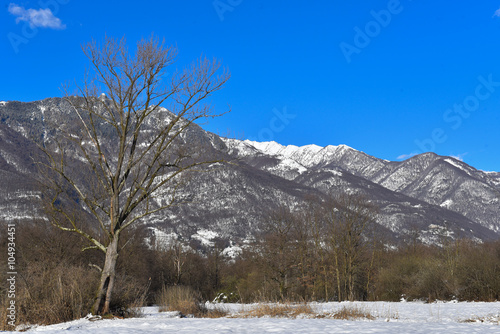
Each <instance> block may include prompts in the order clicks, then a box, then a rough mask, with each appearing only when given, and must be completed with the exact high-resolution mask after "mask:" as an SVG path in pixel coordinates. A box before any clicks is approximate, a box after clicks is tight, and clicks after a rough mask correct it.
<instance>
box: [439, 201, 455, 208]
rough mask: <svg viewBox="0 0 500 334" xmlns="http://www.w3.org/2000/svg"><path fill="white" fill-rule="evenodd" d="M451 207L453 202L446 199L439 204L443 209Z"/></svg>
mask: <svg viewBox="0 0 500 334" xmlns="http://www.w3.org/2000/svg"><path fill="white" fill-rule="evenodd" d="M452 205H453V200H451V199H447V200H446V201H444V202H443V203H441V205H440V206H442V207H444V208H450V207H451V206H452Z"/></svg>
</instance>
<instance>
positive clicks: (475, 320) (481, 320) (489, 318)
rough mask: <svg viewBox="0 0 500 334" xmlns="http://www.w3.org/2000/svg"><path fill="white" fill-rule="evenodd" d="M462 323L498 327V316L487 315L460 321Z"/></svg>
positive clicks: (499, 320)
mask: <svg viewBox="0 0 500 334" xmlns="http://www.w3.org/2000/svg"><path fill="white" fill-rule="evenodd" d="M460 322H462V323H489V324H498V325H500V314H496V315H494V314H489V315H486V316H483V317H478V316H475V317H472V318H468V319H464V320H460Z"/></svg>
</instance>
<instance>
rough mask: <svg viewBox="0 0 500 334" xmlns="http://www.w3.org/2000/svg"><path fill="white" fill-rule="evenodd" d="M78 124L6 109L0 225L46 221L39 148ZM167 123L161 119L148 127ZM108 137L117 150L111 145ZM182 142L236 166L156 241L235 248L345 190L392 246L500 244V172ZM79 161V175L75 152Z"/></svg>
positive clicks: (0, 152) (56, 107)
mask: <svg viewBox="0 0 500 334" xmlns="http://www.w3.org/2000/svg"><path fill="white" fill-rule="evenodd" d="M75 117H76V116H75V115H74V114H73V113H72V112H71V110H70V108H69V106H68V105H67V103H65V102H64V100H62V99H58V98H51V99H45V100H42V101H35V102H29V103H22V102H3V103H0V182H1V184H2V188H1V190H0V208H2V210H1V211H0V219H2V220H12V219H17V220H21V221H22V220H31V219H33V218H40V217H42V218H43V212H42V211H41V210H40V205H39V199H40V190H39V188H38V187H39V186H38V184H37V183H36V179H37V170H36V168H35V165H34V162H33V159H32V158H31V157H32V156H36V154H38V153H37V152H38V151H37V150H38V149H37V147H36V145H35V144H34V143H33V141H34V140H43V141H50V140H51V138H53V137H54V136H56V135H57V133H58V131H60V129H61V128H64V129H66V130H67V131H68V130H70V131H73V130H72V129H73V128H72V126H74V125H75V124H78V122H77V121H76V119H75ZM165 117H167V119H168V112H167V111H166V110H165V111H164V115H162V119H163V120H164V119H166V118H165ZM158 122H160V116H158V120H156V121H155V120H152V122H150V123H149V124H148V126H149V127H151V128H154V127H155V126H156V124H158ZM107 139H108V140H109V145H110V148H112V144H113V140H112V137H111V136H110V137H109V138H107ZM182 140H183V141H184V142H185V143H187V144H188V146H189V145H190V144H191V143H193V142H196V143H197V145H198V146H199V145H202V147H204V149H203V150H201V151H203V154H217V155H220V156H222V157H224V158H225V159H226V160H228V161H231V162H232V163H230V164H224V165H221V164H214V165H210V166H207V167H206V168H207V169H209V170H211V171H210V172H209V173H196V174H194V175H192V176H191V178H190V180H189V182H187V184H186V186H185V187H184V188H183V189H182V196H184V198H189V199H191V200H190V201H189V202H190V203H189V204H186V205H183V206H179V207H174V208H172V209H171V210H168V211H165V212H160V213H157V214H155V215H154V216H152V217H149V219H148V220H146V221H145V222H144V224H146V225H147V226H149V227H150V228H151V231H153V232H155V233H156V237H157V238H160V237H162V236H166V235H168V236H169V238H174V239H175V238H182V239H186V240H192V241H193V242H194V243H196V242H201V241H199V240H201V239H200V238H199V236H200V235H206V236H210V238H212V239H214V238H218V239H221V240H225V242H226V246H234V247H236V246H237V245H238V244H240V243H242V242H244V240H248V239H251V238H253V237H254V236H255V235H256V234H257V233H259V231H260V227H261V223H262V221H263V219H264V218H263V217H264V215H265V214H266V213H267V212H269V211H270V210H273V209H274V208H276V207H278V206H280V205H288V206H290V207H292V208H296V207H297V206H298V205H299V204H300V203H302V202H303V200H304V198H305V197H307V196H308V195H316V196H320V197H321V196H324V195H325V194H330V193H337V192H349V193H357V194H362V195H364V196H366V197H367V198H368V199H369V200H371V201H372V202H373V203H374V204H376V205H377V206H378V207H379V209H380V213H379V216H378V223H379V225H380V228H381V231H385V233H386V234H387V236H388V239H394V238H406V237H408V236H413V235H415V233H418V236H419V238H420V239H421V240H423V241H425V242H439V238H441V237H442V236H443V235H450V236H453V237H457V238H458V237H467V238H474V239H476V240H491V239H497V238H499V237H500V217H499V215H498V213H499V212H500V173H496V172H482V171H479V170H477V169H475V168H473V167H471V166H469V165H467V164H465V163H463V162H461V161H458V160H456V159H454V158H451V157H444V156H438V155H436V154H433V153H425V154H421V155H418V156H414V157H412V158H410V159H408V160H405V161H402V162H394V161H387V160H382V159H378V158H376V157H372V156H370V155H367V154H365V153H363V152H360V151H357V150H355V149H353V148H350V147H348V146H345V145H338V146H331V145H329V146H326V147H320V146H317V145H306V146H301V147H298V146H293V145H288V146H283V145H280V144H278V143H275V142H264V143H261V142H253V141H248V140H243V141H242V140H236V139H226V138H220V137H218V136H217V135H215V134H212V133H209V132H206V131H204V130H203V129H201V128H200V127H198V126H196V125H194V126H192V127H191V128H190V129H189V131H188V132H187V133H186V134H185V135H184V136H183V138H182ZM200 154H201V153H200ZM74 160H75V162H74V164H75V165H74V166H75V170H80V168H79V167H78V166H79V165H78V164H81V161H79V158H78V153H77V152H76V151H75V152H74ZM81 170H84V169H81ZM159 200H161V199H159ZM197 240H198V241H197ZM203 240H205V239H203ZM205 242H206V241H205Z"/></svg>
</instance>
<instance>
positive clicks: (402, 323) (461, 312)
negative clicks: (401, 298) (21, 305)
mask: <svg viewBox="0 0 500 334" xmlns="http://www.w3.org/2000/svg"><path fill="white" fill-rule="evenodd" d="M207 306H208V307H214V306H213V305H212V304H210V305H207ZM254 306H255V305H254V304H252V305H242V304H219V305H217V307H219V308H224V309H225V310H226V311H228V312H229V315H228V316H227V317H224V318H218V319H195V318H179V317H178V315H177V314H176V313H174V312H166V313H159V312H158V308H156V307H146V308H144V316H143V317H142V318H134V319H123V320H121V319H116V320H94V321H92V320H90V319H89V318H84V319H80V320H76V321H71V322H67V323H63V324H57V325H51V326H39V327H35V328H31V329H30V330H29V332H44V333H47V334H49V333H50V334H52V333H54V334H55V333H57V334H62V333H68V332H75V333H89V334H97V333H109V334H114V333H141V334H144V333H158V334H159V333H356V334H361V333H464V334H465V333H500V302H496V303H453V302H446V303H439V302H438V303H432V304H425V303H417V302H401V303H389V302H354V303H312V304H310V306H311V307H312V308H313V310H314V311H316V312H318V313H322V314H324V315H326V316H328V314H333V313H335V312H336V311H338V310H340V309H341V308H342V307H344V306H346V307H353V306H355V307H357V308H359V309H361V310H363V311H365V312H369V313H370V314H371V315H372V316H374V317H375V320H356V321H350V320H334V319H331V318H328V317H326V318H323V319H311V318H307V317H310V316H303V317H301V316H299V317H298V318H297V319H289V318H237V317H236V318H233V317H234V316H237V314H238V313H241V312H245V311H249V310H250V309H251V308H252V307H254Z"/></svg>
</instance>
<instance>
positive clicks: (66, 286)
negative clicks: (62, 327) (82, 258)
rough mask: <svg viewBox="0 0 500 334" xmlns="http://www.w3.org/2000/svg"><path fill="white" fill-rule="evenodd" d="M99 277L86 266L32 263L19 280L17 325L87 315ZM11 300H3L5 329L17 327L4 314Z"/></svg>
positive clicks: (2, 325)
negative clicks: (52, 266) (7, 321)
mask: <svg viewBox="0 0 500 334" xmlns="http://www.w3.org/2000/svg"><path fill="white" fill-rule="evenodd" d="M96 283H97V277H96V275H94V274H93V273H92V272H89V270H87V269H86V268H81V267H77V266H72V267H67V266H63V265H61V266H57V267H55V268H46V267H44V266H43V265H40V264H32V265H31V266H30V267H29V268H27V269H26V270H25V271H24V273H23V275H22V276H21V275H19V276H18V277H17V281H16V298H15V300H16V325H19V324H24V325H28V326H29V324H38V325H49V324H53V323H60V322H64V321H69V320H73V319H78V318H81V317H84V316H85V315H86V314H87V313H88V310H89V309H90V306H91V305H92V302H93V298H94V293H95V288H94V287H95V284H96ZM7 303H8V300H7V299H5V300H2V301H0V314H2V322H1V323H0V329H1V330H13V329H14V328H12V326H10V325H8V324H7V323H6V321H4V319H6V317H5V316H3V314H5V312H6V311H7V310H6V308H7V306H8V304H7Z"/></svg>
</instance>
